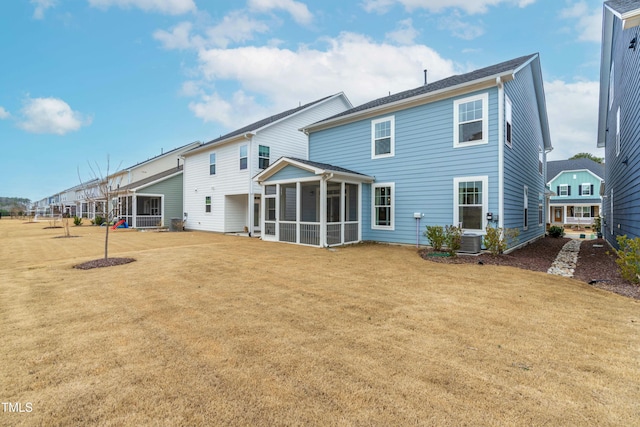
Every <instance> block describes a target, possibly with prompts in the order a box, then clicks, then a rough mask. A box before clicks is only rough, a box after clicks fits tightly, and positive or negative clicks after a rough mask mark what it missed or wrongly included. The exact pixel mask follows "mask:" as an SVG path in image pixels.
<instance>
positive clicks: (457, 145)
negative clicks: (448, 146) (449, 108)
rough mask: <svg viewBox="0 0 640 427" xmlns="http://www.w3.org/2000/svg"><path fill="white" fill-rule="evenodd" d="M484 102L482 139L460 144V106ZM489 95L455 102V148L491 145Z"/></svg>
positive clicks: (483, 94)
mask: <svg viewBox="0 0 640 427" xmlns="http://www.w3.org/2000/svg"><path fill="white" fill-rule="evenodd" d="M478 100H481V101H482V139H480V140H478V141H470V142H459V140H460V134H459V133H460V132H459V123H460V112H459V108H458V106H459V105H460V104H466V103H467V102H473V101H478ZM488 115H489V94H488V93H482V94H480V95H474V96H470V97H467V98H462V99H457V100H455V101H453V148H462V147H472V146H474V145H482V144H488V143H489V117H488Z"/></svg>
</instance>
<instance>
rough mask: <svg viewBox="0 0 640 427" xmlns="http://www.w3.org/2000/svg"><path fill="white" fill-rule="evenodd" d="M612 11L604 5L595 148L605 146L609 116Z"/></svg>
mask: <svg viewBox="0 0 640 427" xmlns="http://www.w3.org/2000/svg"><path fill="white" fill-rule="evenodd" d="M614 13H615V12H614V11H612V10H611V9H610V8H609V7H608V6H607V5H605V7H604V9H603V12H602V52H601V54H600V95H599V101H598V133H597V138H598V139H597V146H598V148H602V147H604V146H605V142H606V139H607V138H606V136H607V135H606V134H607V117H608V114H609V77H610V76H609V74H610V73H611V50H612V43H613V20H614V19H615V17H614Z"/></svg>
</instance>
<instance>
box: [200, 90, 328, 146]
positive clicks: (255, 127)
mask: <svg viewBox="0 0 640 427" xmlns="http://www.w3.org/2000/svg"><path fill="white" fill-rule="evenodd" d="M333 96H336V95H329V96H325V97H324V98H321V99H318V100H316V101H313V102H310V103H308V104H305V105H301V106H299V107H296V108H292V109H290V110H287V111H283V112H282V113H279V114H275V115H273V116H270V117H267V118H266V119H262V120H259V121H257V122H255V123H251V124H250V125H247V126H244V127H242V128H240V129H237V130H234V131H233V132H229V133H227V134H226V135H222V136H220V137H219V138H216V139H212V140H211V141H209V142H206V143H204V144H202V146H206V145H210V144H215V143H216V142H220V141H224V140H225V139H229V138H232V137H234V136H238V135H243V134H245V133H249V132H253V131H256V130H258V129H260V128H262V127H264V126H266V125H268V124H270V123H273V122H277V121H278V120H281V119H284V118H285V117H287V116H290V115H292V114H294V113H297V112H298V111H302V110H304V109H306V108H309V107H311V106H312V105H315V104H318V103H320V102H322V101H324V100H326V99H329V98H331V97H333ZM202 146H200V147H202ZM200 147H197V148H198V149H199V148H200Z"/></svg>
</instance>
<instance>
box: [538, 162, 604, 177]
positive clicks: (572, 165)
mask: <svg viewBox="0 0 640 427" xmlns="http://www.w3.org/2000/svg"><path fill="white" fill-rule="evenodd" d="M584 169H587V170H589V171H591V172H593V173H594V174H595V175H597V176H598V177H600V179H604V165H601V164H600V163H596V162H594V161H593V160H591V159H573V160H554V161H550V162H547V182H549V181H551V180H552V179H553V178H555V177H556V176H557V175H558V174H559V173H560V172H562V171H575V170H584Z"/></svg>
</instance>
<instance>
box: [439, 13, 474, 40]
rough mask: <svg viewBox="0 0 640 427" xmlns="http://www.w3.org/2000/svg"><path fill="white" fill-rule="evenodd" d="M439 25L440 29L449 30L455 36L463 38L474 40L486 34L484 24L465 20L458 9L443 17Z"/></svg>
mask: <svg viewBox="0 0 640 427" xmlns="http://www.w3.org/2000/svg"><path fill="white" fill-rule="evenodd" d="M438 26H439V27H440V29H443V30H449V31H450V32H451V34H452V35H453V36H454V37H458V38H460V39H463V40H473V39H476V38H478V37H480V36H481V35H483V34H484V28H483V27H482V26H480V25H472V24H470V23H468V22H465V21H463V20H462V19H461V17H460V13H458V12H457V11H454V13H453V14H451V15H450V16H447V17H443V18H441V19H440V20H439V22H438Z"/></svg>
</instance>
